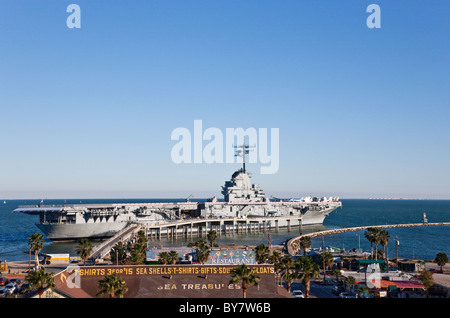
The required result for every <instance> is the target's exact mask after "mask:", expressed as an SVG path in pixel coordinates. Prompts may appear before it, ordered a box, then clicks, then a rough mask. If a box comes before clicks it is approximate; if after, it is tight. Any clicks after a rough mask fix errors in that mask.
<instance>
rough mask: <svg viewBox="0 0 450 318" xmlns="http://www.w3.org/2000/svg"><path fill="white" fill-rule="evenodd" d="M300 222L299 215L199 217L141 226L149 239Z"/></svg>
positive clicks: (244, 230)
mask: <svg viewBox="0 0 450 318" xmlns="http://www.w3.org/2000/svg"><path fill="white" fill-rule="evenodd" d="M301 224H302V219H301V217H299V216H291V217H252V218H236V217H235V218H199V219H187V220H177V221H174V222H169V223H161V224H154V225H145V226H143V227H144V228H145V230H146V233H147V237H148V238H149V239H158V240H160V239H161V238H163V237H164V238H176V237H193V236H194V235H197V236H206V235H207V233H208V232H209V231H215V232H216V233H217V235H222V234H231V233H254V232H255V233H256V232H261V231H266V230H269V231H270V230H278V229H279V228H281V227H283V228H287V229H288V230H289V229H290V228H291V227H293V226H299V225H301Z"/></svg>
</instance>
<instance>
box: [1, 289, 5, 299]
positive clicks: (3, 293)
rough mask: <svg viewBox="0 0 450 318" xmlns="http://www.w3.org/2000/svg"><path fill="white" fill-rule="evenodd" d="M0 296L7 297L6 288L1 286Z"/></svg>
mask: <svg viewBox="0 0 450 318" xmlns="http://www.w3.org/2000/svg"><path fill="white" fill-rule="evenodd" d="M0 297H5V289H4V288H0Z"/></svg>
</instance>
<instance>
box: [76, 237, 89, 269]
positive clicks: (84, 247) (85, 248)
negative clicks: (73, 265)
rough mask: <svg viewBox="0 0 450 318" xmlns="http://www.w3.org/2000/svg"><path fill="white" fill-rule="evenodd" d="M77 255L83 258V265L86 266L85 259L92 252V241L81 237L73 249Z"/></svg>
mask: <svg viewBox="0 0 450 318" xmlns="http://www.w3.org/2000/svg"><path fill="white" fill-rule="evenodd" d="M75 251H76V252H77V254H78V255H80V257H81V258H82V259H83V265H84V266H86V260H87V258H88V257H89V255H91V253H92V242H91V241H89V240H88V239H87V238H84V239H81V240H80V241H79V242H78V245H77V247H76V249H75Z"/></svg>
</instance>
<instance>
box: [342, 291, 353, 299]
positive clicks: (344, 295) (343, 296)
mask: <svg viewBox="0 0 450 318" xmlns="http://www.w3.org/2000/svg"><path fill="white" fill-rule="evenodd" d="M339 298H355V296H352V295H350V293H347V292H343V293H340V294H339Z"/></svg>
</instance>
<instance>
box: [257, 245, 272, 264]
mask: <svg viewBox="0 0 450 318" xmlns="http://www.w3.org/2000/svg"><path fill="white" fill-rule="evenodd" d="M254 251H255V257H256V261H257V262H258V263H259V264H264V263H265V262H266V261H267V259H268V258H269V248H268V247H267V246H265V245H264V244H262V243H261V244H259V245H258V246H256V247H255V249H254Z"/></svg>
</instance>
